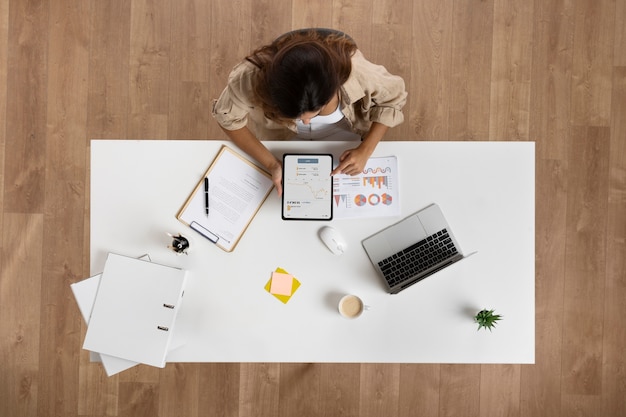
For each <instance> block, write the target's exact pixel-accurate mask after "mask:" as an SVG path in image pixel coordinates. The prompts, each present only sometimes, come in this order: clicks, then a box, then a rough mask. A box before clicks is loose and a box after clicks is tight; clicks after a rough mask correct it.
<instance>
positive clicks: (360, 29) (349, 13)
mask: <svg viewBox="0 0 626 417" xmlns="http://www.w3.org/2000/svg"><path fill="white" fill-rule="evenodd" d="M372 7H373V0H333V2H332V11H333V22H332V27H333V28H334V29H339V30H341V31H342V32H345V33H347V34H349V35H350V36H352V38H353V39H354V40H355V41H356V43H357V45H359V49H360V50H361V51H363V53H364V54H365V56H367V55H368V54H369V53H370V51H371V45H372V36H373V34H372V30H371V28H370V26H369V24H367V25H364V24H363V22H371V21H372V17H373V16H372Z"/></svg>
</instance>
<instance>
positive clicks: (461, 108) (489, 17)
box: [426, 0, 501, 140]
mask: <svg viewBox="0 0 626 417" xmlns="http://www.w3.org/2000/svg"><path fill="white" fill-rule="evenodd" d="M453 4H454V7H453V15H452V28H451V29H450V30H451V31H452V34H451V37H452V39H451V50H450V52H448V53H449V54H451V56H450V58H447V57H446V55H443V58H442V59H444V60H443V61H442V65H443V66H444V68H449V74H447V75H446V78H445V79H444V80H443V84H442V87H441V88H442V89H443V94H444V100H445V105H444V107H443V108H442V110H441V111H442V114H443V117H446V118H447V120H446V119H444V120H443V122H442V126H443V128H442V129H441V133H439V134H438V135H437V136H436V139H443V140H488V139H489V114H490V105H491V104H490V101H491V99H490V97H489V95H488V94H486V92H487V91H489V90H490V88H491V62H492V59H501V57H499V56H493V57H492V55H493V52H492V44H493V25H494V22H493V19H494V11H493V9H494V2H493V0H486V1H481V2H465V1H454V3H453ZM446 112H447V114H446ZM446 128H447V131H446ZM426 139H427V138H426Z"/></svg>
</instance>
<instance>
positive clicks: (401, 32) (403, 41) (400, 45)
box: [366, 2, 413, 140]
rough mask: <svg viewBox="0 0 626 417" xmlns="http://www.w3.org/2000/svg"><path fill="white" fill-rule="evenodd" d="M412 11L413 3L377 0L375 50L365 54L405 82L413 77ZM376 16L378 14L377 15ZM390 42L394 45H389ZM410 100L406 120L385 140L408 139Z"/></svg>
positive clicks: (408, 100) (375, 4)
mask: <svg viewBox="0 0 626 417" xmlns="http://www.w3.org/2000/svg"><path fill="white" fill-rule="evenodd" d="M412 14H413V7H412V4H410V3H409V4H408V5H406V6H405V7H401V6H400V5H390V4H384V2H374V16H375V19H374V20H375V23H374V24H373V25H372V29H373V31H374V32H375V33H376V34H377V35H376V36H375V37H373V39H372V52H371V55H370V56H366V58H368V59H369V60H370V61H372V62H374V63H376V64H379V65H383V66H384V67H385V68H387V70H388V71H389V72H390V73H391V74H394V75H398V76H400V77H402V78H403V79H404V82H405V85H406V83H407V82H408V81H409V80H410V77H411V76H410V74H411V70H410V67H411V62H412V47H411V46H412V45H411V38H412V30H411V27H412V25H411V23H410V22H411V16H412ZM376 16H379V17H378V18H376ZM389 45H394V47H393V48H390V47H389ZM410 100H411V98H410V97H408V98H407V104H406V105H405V107H404V109H403V113H404V117H405V121H404V123H402V124H400V125H399V126H396V127H394V128H392V129H390V130H389V131H388V132H387V134H386V135H385V139H386V140H407V139H408V138H409V135H410V126H411V124H410V122H409V121H410V117H409V113H410V110H409V109H410Z"/></svg>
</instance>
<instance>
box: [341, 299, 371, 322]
mask: <svg viewBox="0 0 626 417" xmlns="http://www.w3.org/2000/svg"><path fill="white" fill-rule="evenodd" d="M337 308H338V309H339V314H341V315H342V316H343V317H345V318H347V319H355V318H357V317H359V316H360V315H361V314H363V311H364V310H368V309H369V307H368V306H366V305H365V304H363V300H361V299H360V298H359V297H357V296H356V295H352V294H348V295H344V296H343V297H341V300H339V304H338V306H337Z"/></svg>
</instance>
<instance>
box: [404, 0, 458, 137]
mask: <svg viewBox="0 0 626 417" xmlns="http://www.w3.org/2000/svg"><path fill="white" fill-rule="evenodd" d="M453 4H454V2H453V1H452V0H446V1H433V0H430V1H423V2H422V1H421V2H415V3H414V5H413V12H412V19H411V22H412V30H411V38H412V42H411V44H412V48H411V49H412V51H411V56H410V57H409V58H410V61H409V62H410V63H411V65H410V67H409V68H408V69H407V70H406V71H407V72H408V74H410V75H409V77H408V78H405V82H406V83H407V88H408V91H410V92H411V93H412V94H409V96H408V102H407V107H406V108H405V112H404V113H405V114H404V115H405V124H406V125H407V126H406V127H407V128H408V129H409V131H408V132H407V137H408V138H410V139H418V140H419V139H423V140H445V139H447V137H448V114H449V109H450V101H449V97H448V92H449V87H450V85H449V81H450V57H451V51H452V49H451V48H452V37H453V36H454V30H453V25H452V16H453Z"/></svg>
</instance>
